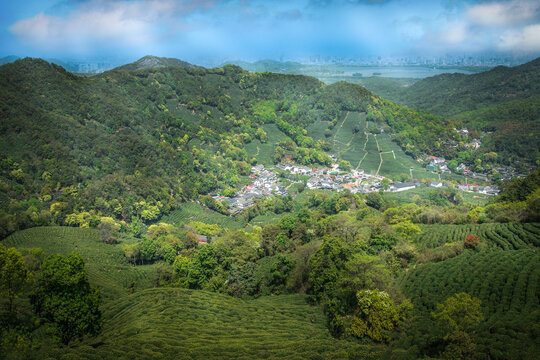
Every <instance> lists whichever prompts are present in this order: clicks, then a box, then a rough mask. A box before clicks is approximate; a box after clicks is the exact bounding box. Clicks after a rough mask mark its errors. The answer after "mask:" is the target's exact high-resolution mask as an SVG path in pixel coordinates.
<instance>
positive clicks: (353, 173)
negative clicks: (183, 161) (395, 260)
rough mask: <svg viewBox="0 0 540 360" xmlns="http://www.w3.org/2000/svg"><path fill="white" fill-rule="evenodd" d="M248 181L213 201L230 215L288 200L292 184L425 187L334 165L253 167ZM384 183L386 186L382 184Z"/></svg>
mask: <svg viewBox="0 0 540 360" xmlns="http://www.w3.org/2000/svg"><path fill="white" fill-rule="evenodd" d="M250 177H251V178H252V179H253V182H252V183H251V184H249V185H247V186H245V187H244V188H242V189H241V190H240V191H238V192H237V193H236V194H235V196H234V197H226V196H223V195H220V194H214V195H213V198H214V199H215V200H217V201H220V202H222V203H226V204H228V206H229V211H230V212H231V213H233V214H235V213H239V212H241V211H242V210H244V209H246V208H249V207H250V206H252V205H254V204H255V201H256V200H257V199H261V198H265V197H269V196H288V195H289V193H288V188H289V187H290V186H291V185H292V184H295V183H299V184H305V187H306V188H308V189H310V190H314V189H321V190H330V191H336V192H339V191H343V190H348V191H350V192H352V193H370V192H374V191H379V190H382V189H384V190H386V191H390V192H401V191H407V190H412V189H415V188H419V187H426V186H428V185H426V184H424V183H421V182H393V183H392V182H391V181H390V180H389V179H386V178H385V177H383V176H379V175H370V174H367V173H365V172H364V171H363V170H354V169H353V170H350V171H342V170H340V169H339V167H338V165H337V164H334V165H333V166H332V167H331V168H310V167H307V166H302V165H296V164H278V165H275V167H274V168H266V167H265V166H264V165H256V166H253V167H252V168H251V174H250ZM283 179H286V180H288V182H290V184H289V185H288V186H287V187H285V186H284V185H283V184H282V183H281V182H283ZM385 179H386V182H384V180H385ZM429 187H432V188H441V187H443V183H442V182H440V181H432V182H431V183H430V184H429ZM458 188H459V189H460V190H463V191H471V192H481V193H484V194H491V195H493V194H496V193H498V189H497V188H496V187H479V186H476V185H459V187H458Z"/></svg>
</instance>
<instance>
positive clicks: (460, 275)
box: [402, 249, 540, 359]
mask: <svg viewBox="0 0 540 360" xmlns="http://www.w3.org/2000/svg"><path fill="white" fill-rule="evenodd" d="M539 265H540V255H539V254H538V252H537V250H534V249H530V250H516V251H501V250H495V251H484V252H474V251H470V250H469V251H466V252H464V253H463V254H462V255H460V256H458V257H455V258H452V259H448V260H445V261H442V262H438V263H427V264H423V265H420V266H417V267H416V268H415V269H414V270H412V271H410V272H409V273H408V274H407V275H406V276H405V277H404V279H403V281H402V285H403V290H404V292H405V294H406V295H407V296H408V297H409V298H410V299H411V301H412V303H413V305H414V308H415V310H417V314H418V316H420V319H419V321H418V323H417V325H415V327H414V328H413V329H411V332H410V336H412V337H413V338H414V339H413V340H412V343H411V345H412V344H416V345H417V346H420V347H421V348H422V347H424V351H427V352H429V351H430V350H429V349H430V347H432V346H435V342H436V341H437V340H436V339H435V338H434V336H435V337H436V336H437V330H436V328H434V324H431V323H430V321H429V320H422V317H426V319H429V316H430V315H429V313H430V312H431V311H434V310H435V309H436V304H437V303H443V302H444V301H445V299H447V298H449V297H451V296H453V295H454V294H456V293H460V292H466V293H468V294H469V295H470V296H472V297H474V298H478V299H480V301H481V304H482V314H483V317H484V318H485V320H484V321H482V322H480V323H479V324H478V326H477V328H476V329H477V330H476V333H475V334H474V335H473V334H471V335H472V336H473V341H474V343H476V344H477V348H476V352H477V353H478V354H482V355H483V356H488V354H489V356H490V357H492V358H494V359H503V358H511V359H520V358H529V357H531V356H533V357H534V355H533V354H535V353H537V351H538V345H537V344H536V345H533V344H535V340H533V339H534V338H535V337H536V335H535V330H534V328H535V325H534V324H536V323H537V322H538V321H539V316H540V313H539V311H538V304H539V299H538V291H537V288H538V279H539V276H540V273H539V271H540V270H539V269H540V266H539ZM457 316H458V317H459V318H461V317H462V315H457ZM463 330H466V329H465V328H463V327H458V328H457V330H456V331H463ZM444 334H447V333H443V334H441V335H444ZM429 339H431V340H429ZM426 341H428V342H427V343H426ZM524 344H528V345H527V346H525V345H524ZM441 351H442V349H441Z"/></svg>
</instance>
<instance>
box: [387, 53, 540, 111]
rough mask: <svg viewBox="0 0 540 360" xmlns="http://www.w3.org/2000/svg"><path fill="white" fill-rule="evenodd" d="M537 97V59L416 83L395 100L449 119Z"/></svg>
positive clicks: (539, 79) (539, 84)
mask: <svg viewBox="0 0 540 360" xmlns="http://www.w3.org/2000/svg"><path fill="white" fill-rule="evenodd" d="M538 94H540V58H538V59H536V60H533V61H531V62H528V63H526V64H523V65H520V66H515V67H505V66H498V67H496V68H494V69H491V70H490V71H486V72H482V73H479V74H473V75H464V74H457V73H455V74H443V75H438V76H433V77H429V78H426V79H424V80H421V81H418V82H416V83H415V84H413V85H412V86H410V87H409V88H408V89H406V90H405V91H404V92H403V93H402V94H401V95H399V96H398V97H396V98H395V99H394V100H395V101H398V102H399V103H401V104H404V105H407V106H410V107H414V108H419V109H423V110H425V111H428V112H430V113H433V114H438V115H441V116H452V115H455V114H458V113H461V112H464V111H471V110H477V109H480V108H483V107H487V106H490V105H494V104H500V103H503V102H506V101H511V100H519V99H525V98H528V97H531V96H534V95H538Z"/></svg>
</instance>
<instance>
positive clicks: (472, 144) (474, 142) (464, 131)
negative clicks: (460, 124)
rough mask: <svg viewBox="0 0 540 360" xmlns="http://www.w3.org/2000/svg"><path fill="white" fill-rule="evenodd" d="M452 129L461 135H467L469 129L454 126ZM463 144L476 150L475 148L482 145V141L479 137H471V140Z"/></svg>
mask: <svg viewBox="0 0 540 360" xmlns="http://www.w3.org/2000/svg"><path fill="white" fill-rule="evenodd" d="M454 131H455V132H457V133H458V134H459V135H461V136H469V130H467V128H461V129H456V128H454ZM455 146H457V143H455ZM465 146H466V147H468V148H472V149H475V150H476V149H479V148H480V146H482V142H481V141H480V140H479V139H472V141H471V142H470V143H467V144H465Z"/></svg>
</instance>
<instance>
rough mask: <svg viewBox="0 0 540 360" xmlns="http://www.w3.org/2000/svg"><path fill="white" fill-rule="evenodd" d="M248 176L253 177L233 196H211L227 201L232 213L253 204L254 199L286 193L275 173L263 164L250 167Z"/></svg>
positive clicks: (284, 194)
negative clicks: (249, 182)
mask: <svg viewBox="0 0 540 360" xmlns="http://www.w3.org/2000/svg"><path fill="white" fill-rule="evenodd" d="M250 177H251V178H253V182H252V183H251V184H249V185H248V186H246V187H244V188H243V189H241V190H240V191H238V192H237V193H236V194H235V196H234V197H226V196H221V195H214V196H213V198H214V199H215V200H218V201H221V202H223V201H227V202H228V203H229V211H230V212H231V213H233V214H234V213H238V212H240V211H242V210H243V209H245V208H248V207H250V206H252V205H253V204H255V200H256V199H261V198H263V197H268V196H276V195H279V196H286V195H287V190H286V189H285V187H284V186H283V185H281V184H279V182H278V177H277V176H276V174H275V173H274V172H273V171H271V170H269V169H266V168H265V167H264V165H257V166H254V167H252V168H251V175H250Z"/></svg>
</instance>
